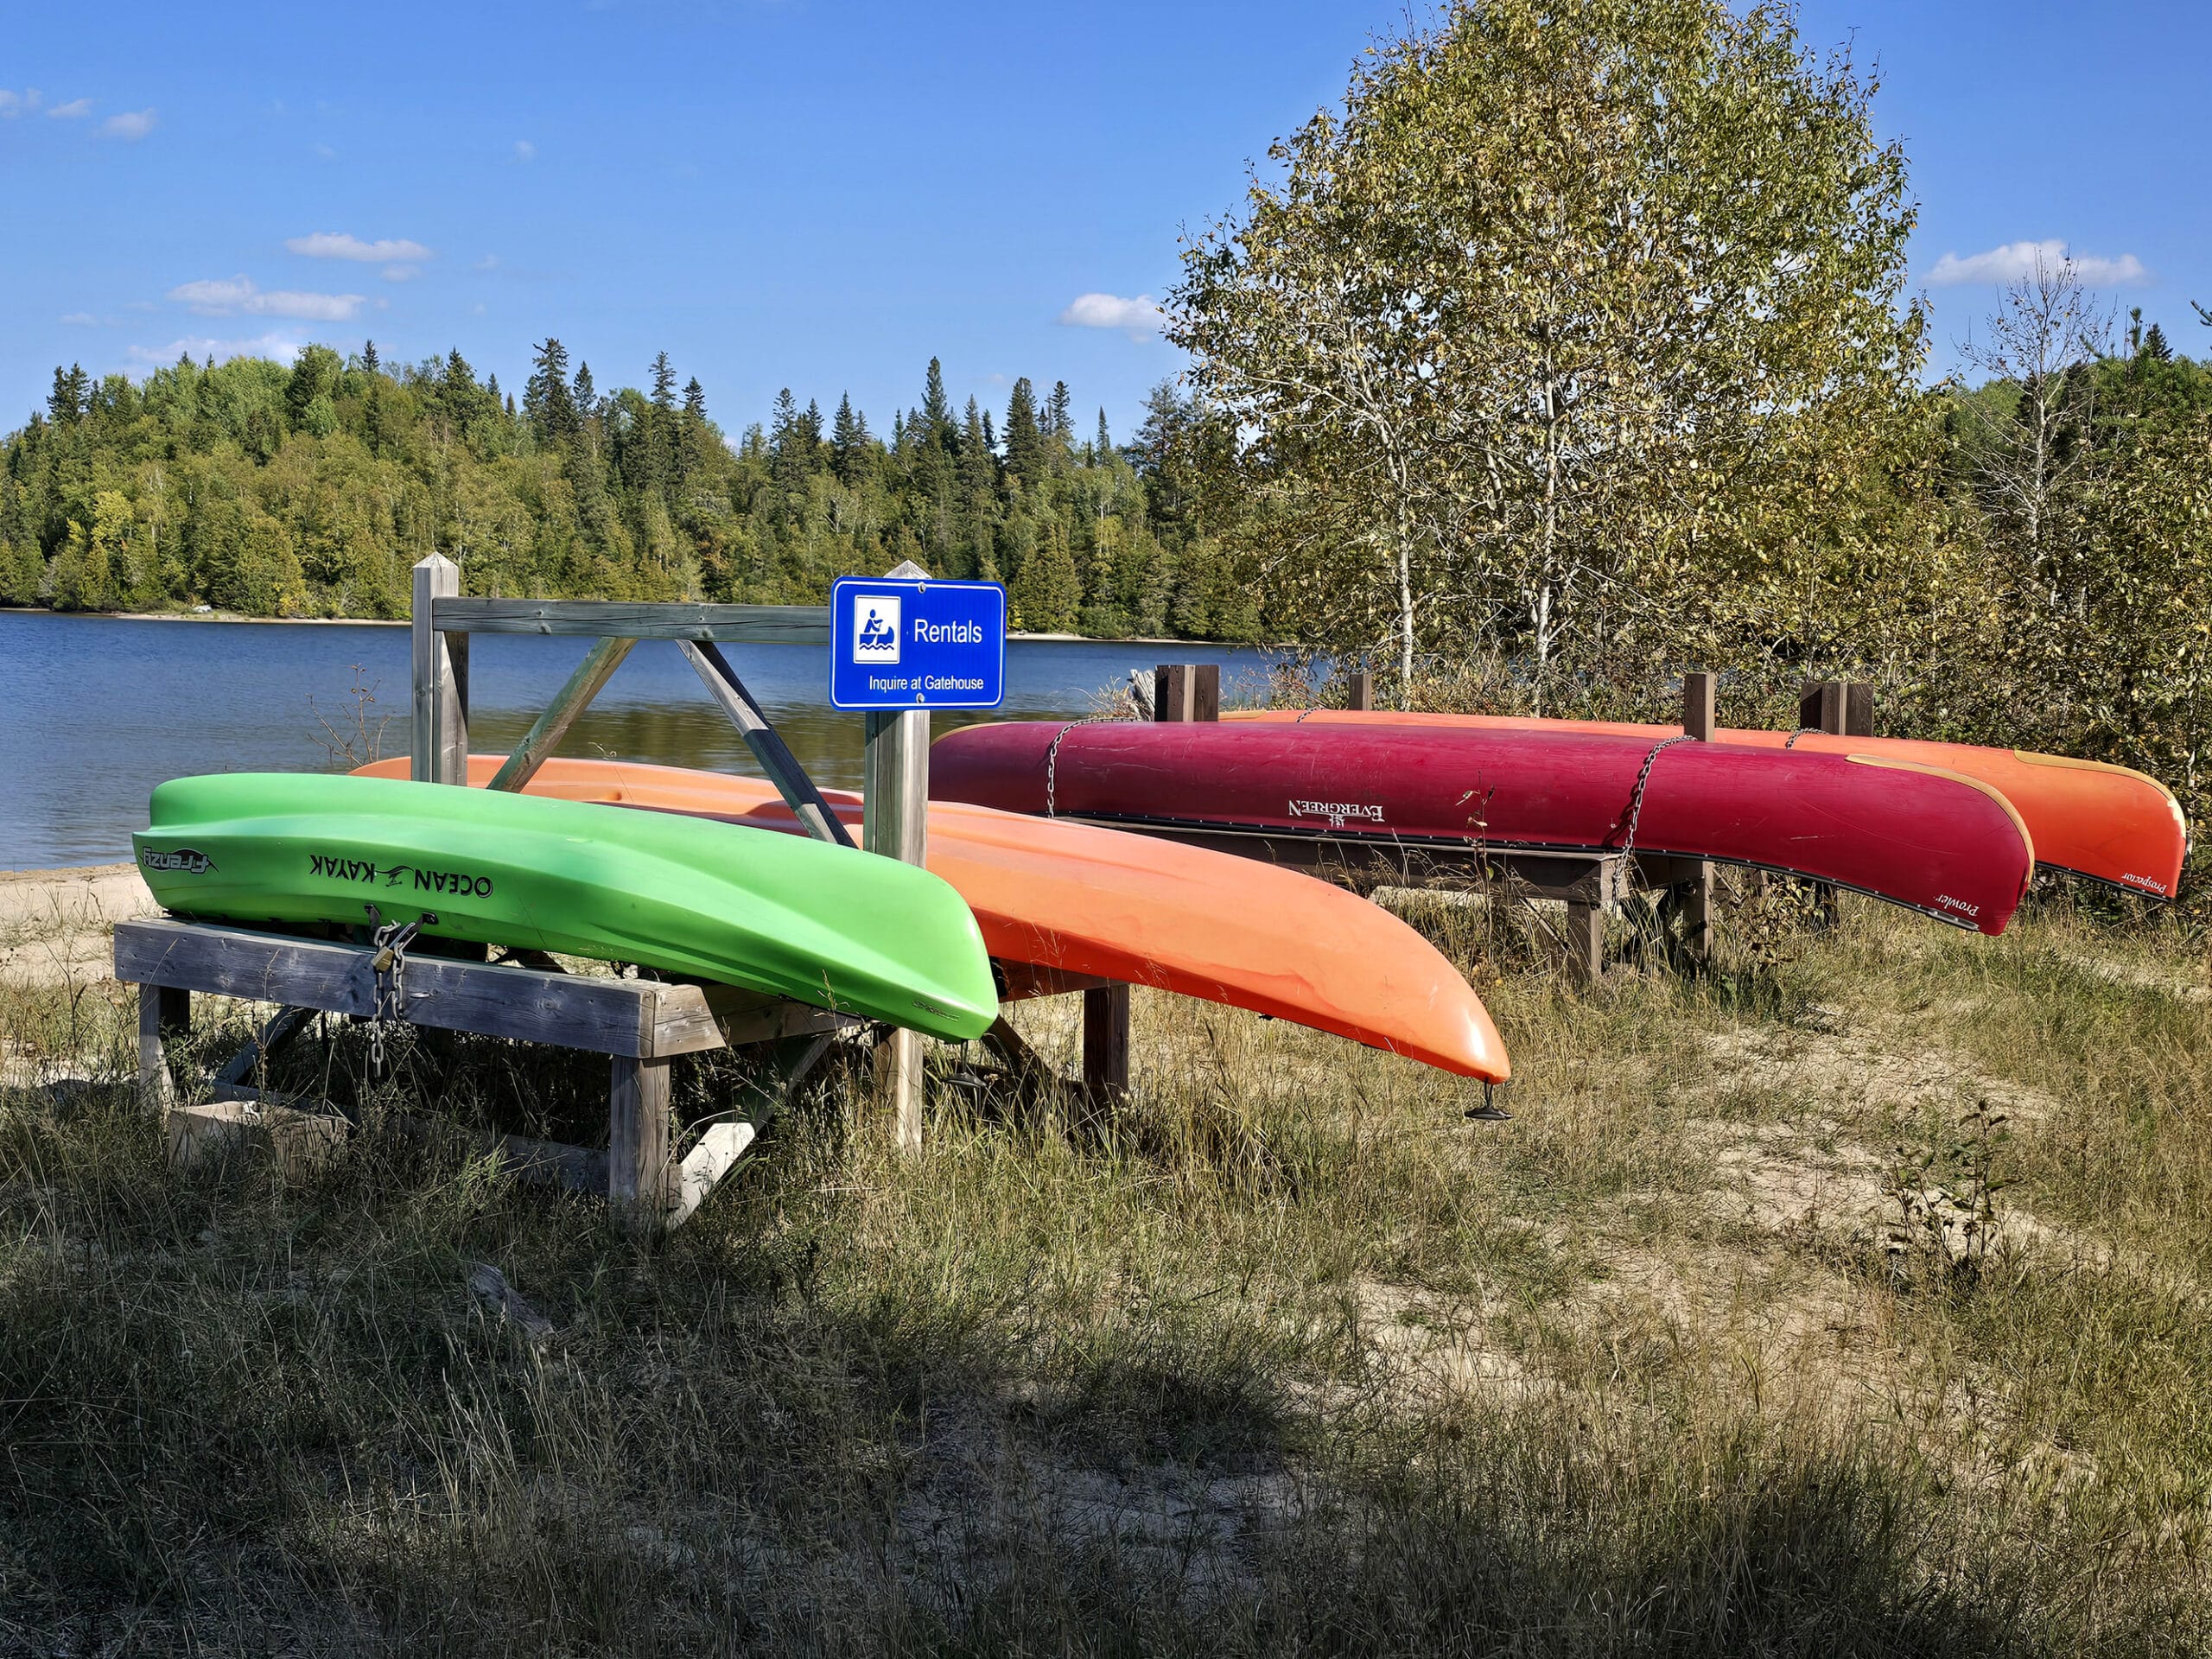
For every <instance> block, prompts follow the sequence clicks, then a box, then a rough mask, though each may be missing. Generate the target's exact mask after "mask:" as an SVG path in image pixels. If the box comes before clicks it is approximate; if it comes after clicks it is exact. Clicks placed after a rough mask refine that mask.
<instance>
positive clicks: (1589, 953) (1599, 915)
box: [1567, 899, 1605, 985]
mask: <svg viewBox="0 0 2212 1659" xmlns="http://www.w3.org/2000/svg"><path fill="white" fill-rule="evenodd" d="M1604 974H1605V906H1602V905H1593V904H1589V903H1586V902H1585V901H1584V900H1582V899H1569V900H1567V977H1568V978H1569V979H1570V980H1572V981H1573V982H1575V983H1576V984H1578V985H1593V984H1595V983H1596V982H1598V980H1599V978H1600V977H1602V976H1604Z"/></svg>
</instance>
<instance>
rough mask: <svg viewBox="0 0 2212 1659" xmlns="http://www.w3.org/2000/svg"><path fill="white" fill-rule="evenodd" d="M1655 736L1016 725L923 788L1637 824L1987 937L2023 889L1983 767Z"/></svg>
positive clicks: (1422, 838)
mask: <svg viewBox="0 0 2212 1659" xmlns="http://www.w3.org/2000/svg"><path fill="white" fill-rule="evenodd" d="M1056 746H1057V747H1056ZM1655 748H1656V745H1655V743H1653V742H1647V741H1643V740H1642V739H1641V738H1627V737H1602V738H1601V737H1590V736H1567V735H1562V734H1555V733H1544V732H1535V733H1512V732H1501V733H1489V732H1462V731H1456V730H1440V729H1430V728H1390V727H1371V728H1370V727H1323V726H1313V725H1306V726H1298V725H1290V724H1262V725H1255V724H1243V723H1237V724H1216V723H1211V722H1209V723H1203V724H1161V725H1150V724H1144V723H1139V722H1128V721H1124V722H1114V723H1100V724H1092V725H1078V726H1073V727H1070V726H1065V725H1062V724H1059V723H1056V722H1050V721H1008V722H1005V723H1002V724H998V725H988V726H971V727H966V728H962V729H961V730H958V731H955V732H950V733H948V734H946V735H945V736H944V737H943V738H940V739H939V740H938V742H937V744H936V745H935V747H934V749H933V751H932V755H931V779H930V782H931V793H932V794H933V795H937V796H940V797H942V798H945V799H948V800H962V801H969V802H973V803H976V804H982V805H987V806H995V807H998V808H1001V810H1008V811H1026V812H1033V813H1043V812H1045V811H1046V807H1047V793H1048V789H1049V791H1050V794H1051V796H1052V801H1051V804H1052V809H1053V810H1054V812H1055V813H1056V814H1058V815H1062V816H1067V817H1077V818H1083V819H1086V820H1090V821H1093V822H1099V823H1116V824H1122V825H1125V826H1127V827H1130V828H1153V829H1159V830H1160V831H1162V832H1166V833H1176V832H1181V831H1185V830H1188V829H1196V828H1214V829H1226V830H1243V831H1249V832H1259V833H1262V834H1264V835H1267V836H1313V837H1316V838H1322V839H1327V840H1332V841H1336V842H1345V843H1358V842H1380V843H1383V844H1387V845H1389V846H1392V847H1421V846H1428V847H1435V848H1444V849H1454V848H1456V849H1468V848H1471V847H1479V848H1484V849H1494V850H1500V851H1505V850H1525V851H1532V852H1591V853H1597V852H1608V851H1611V852H1618V851H1623V850H1627V849H1630V845H1631V828H1632V830H1633V839H1632V845H1633V850H1635V851H1636V852H1638V853H1640V854H1643V855H1655V856H1658V855H1665V856H1674V857H1681V858H1690V859H1701V860H1714V861H1722V862H1731V863H1738V864H1745V865H1750V866H1754V867H1758V868H1766V869H1774V870H1781V871H1785V872H1789V873H1791V874H1802V875H1808V876H1814V877H1817V878H1818V879H1820V880H1825V881H1830V882H1834V883H1835V884H1837V885H1839V886H1842V887H1853V888H1856V889H1858V890H1859V891H1861V892H1865V893H1872V894H1873V895H1875V896H1876V897H1878V898H1883V899H1889V900H1891V902H1893V903H1897V904H1900V905H1904V906H1909V907H1910V908H1912V909H1915V910H1917V911H1920V912H1923V913H1925V914H1928V915H1930V916H1933V917H1936V918H1938V919H1940V920H1942V921H1946V922H1949V923H1952V924H1953V925H1957V926H1961V927H1970V928H1974V929H1977V930H1979V931H1983V932H1986V933H1995V932H1998V931H2001V930H2002V929H2003V927H2004V925H2005V922H2006V921H2008V920H2009V919H2010V918H2011V917H2012V912H2013V911H2014V909H2015V908H2016V907H2017V906H2018V903H2019V900H2020V898H2021V895H2022V893H2024V890H2025V887H2026V885H2027V879H2028V875H2029V874H2030V871H2031V868H2032V864H2033V859H2034V851H2033V848H2032V844H2031V841H2030V838H2029V836H2027V834H2026V832H2025V830H2024V828H2023V827H2022V825H2021V823H2020V821H2019V818H2018V815H2017V814H2015V813H2014V812H2013V811H2012V809H2011V807H2010V806H2009V805H2008V804H2006V803H2005V800H2004V798H2002V797H2001V796H2000V795H1999V794H1998V793H1997V792H1996V791H1993V790H1992V789H1989V788H1987V787H1986V786H1985V785H1980V784H1978V783H1975V782H1974V781H1973V780H1971V779H1965V778H1961V777H1958V776H1956V775H1955V774H1952V773H1948V772H1942V771H1940V770H1938V769H1936V768H1932V767H1928V766H1918V765H1914V764H1910V763H1905V762H1886V761H1885V762H1882V763H1879V764H1873V763H1868V762H1864V761H1860V760H1854V759H1853V758H1851V757H1849V756H1844V755H1831V754H1802V755H1801V754H1796V753H1791V754H1788V755H1779V754H1770V753H1764V752H1763V751H1760V750H1756V749H1751V748H1745V747H1738V746H1734V745H1729V744H1723V743H1685V742H1677V743H1675V744H1673V745H1672V746H1670V747H1667V748H1665V749H1662V750H1657V752H1656V753H1655ZM1048 766H1049V770H1050V772H1051V774H1052V776H1051V779H1050V781H1049V784H1048V779H1047V771H1048ZM1647 766H1648V769H1649V770H1648V781H1647V782H1645V783H1644V784H1643V786H1642V787H1641V788H1640V789H1639V785H1638V779H1639V778H1643V777H1645V776H1646V769H1647ZM1225 844H1227V843H1225Z"/></svg>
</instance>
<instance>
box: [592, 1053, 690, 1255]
mask: <svg viewBox="0 0 2212 1659" xmlns="http://www.w3.org/2000/svg"><path fill="white" fill-rule="evenodd" d="M669 1066H670V1062H669V1061H667V1060H665V1059H637V1058H632V1057H631V1056H629V1055H626V1054H618V1055H616V1056H615V1057H614V1058H613V1062H612V1063H611V1070H612V1077H611V1080H610V1083H609V1086H608V1090H607V1203H608V1204H609V1205H611V1206H612V1207H613V1211H614V1213H615V1215H616V1216H617V1217H619V1218H620V1220H621V1221H622V1222H623V1224H625V1225H626V1226H628V1227H629V1228H630V1229H632V1230H633V1231H636V1232H639V1233H656V1232H658V1231H660V1230H662V1229H664V1227H666V1226H667V1224H668V1216H669V1211H670V1209H671V1204H672V1200H673V1199H674V1198H675V1194H674V1192H672V1191H671V1170H670V1167H669V1157H668V1093H669V1091H668V1084H669Z"/></svg>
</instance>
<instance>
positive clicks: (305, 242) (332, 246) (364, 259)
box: [284, 231, 430, 265]
mask: <svg viewBox="0 0 2212 1659" xmlns="http://www.w3.org/2000/svg"><path fill="white" fill-rule="evenodd" d="M284 248H285V251H287V252H288V253H296V254H298V255H300V256H301V257H303V258H308V259H353V260H358V261H359V262H360V263H361V264H365V265H391V264H416V262H417V261H420V260H423V259H428V258H429V257H430V251H429V249H428V248H426V247H424V246H423V245H422V244H421V243H420V242H415V241H410V240H409V239H408V238H406V237H404V236H387V237H380V238H378V239H377V240H376V241H374V242H364V241H363V240H362V239H361V238H359V237H358V236H349V235H348V234H346V232H344V231H317V232H315V233H314V234H313V235H312V236H295V237H291V238H288V239H287V240H286V241H285V244H284Z"/></svg>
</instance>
